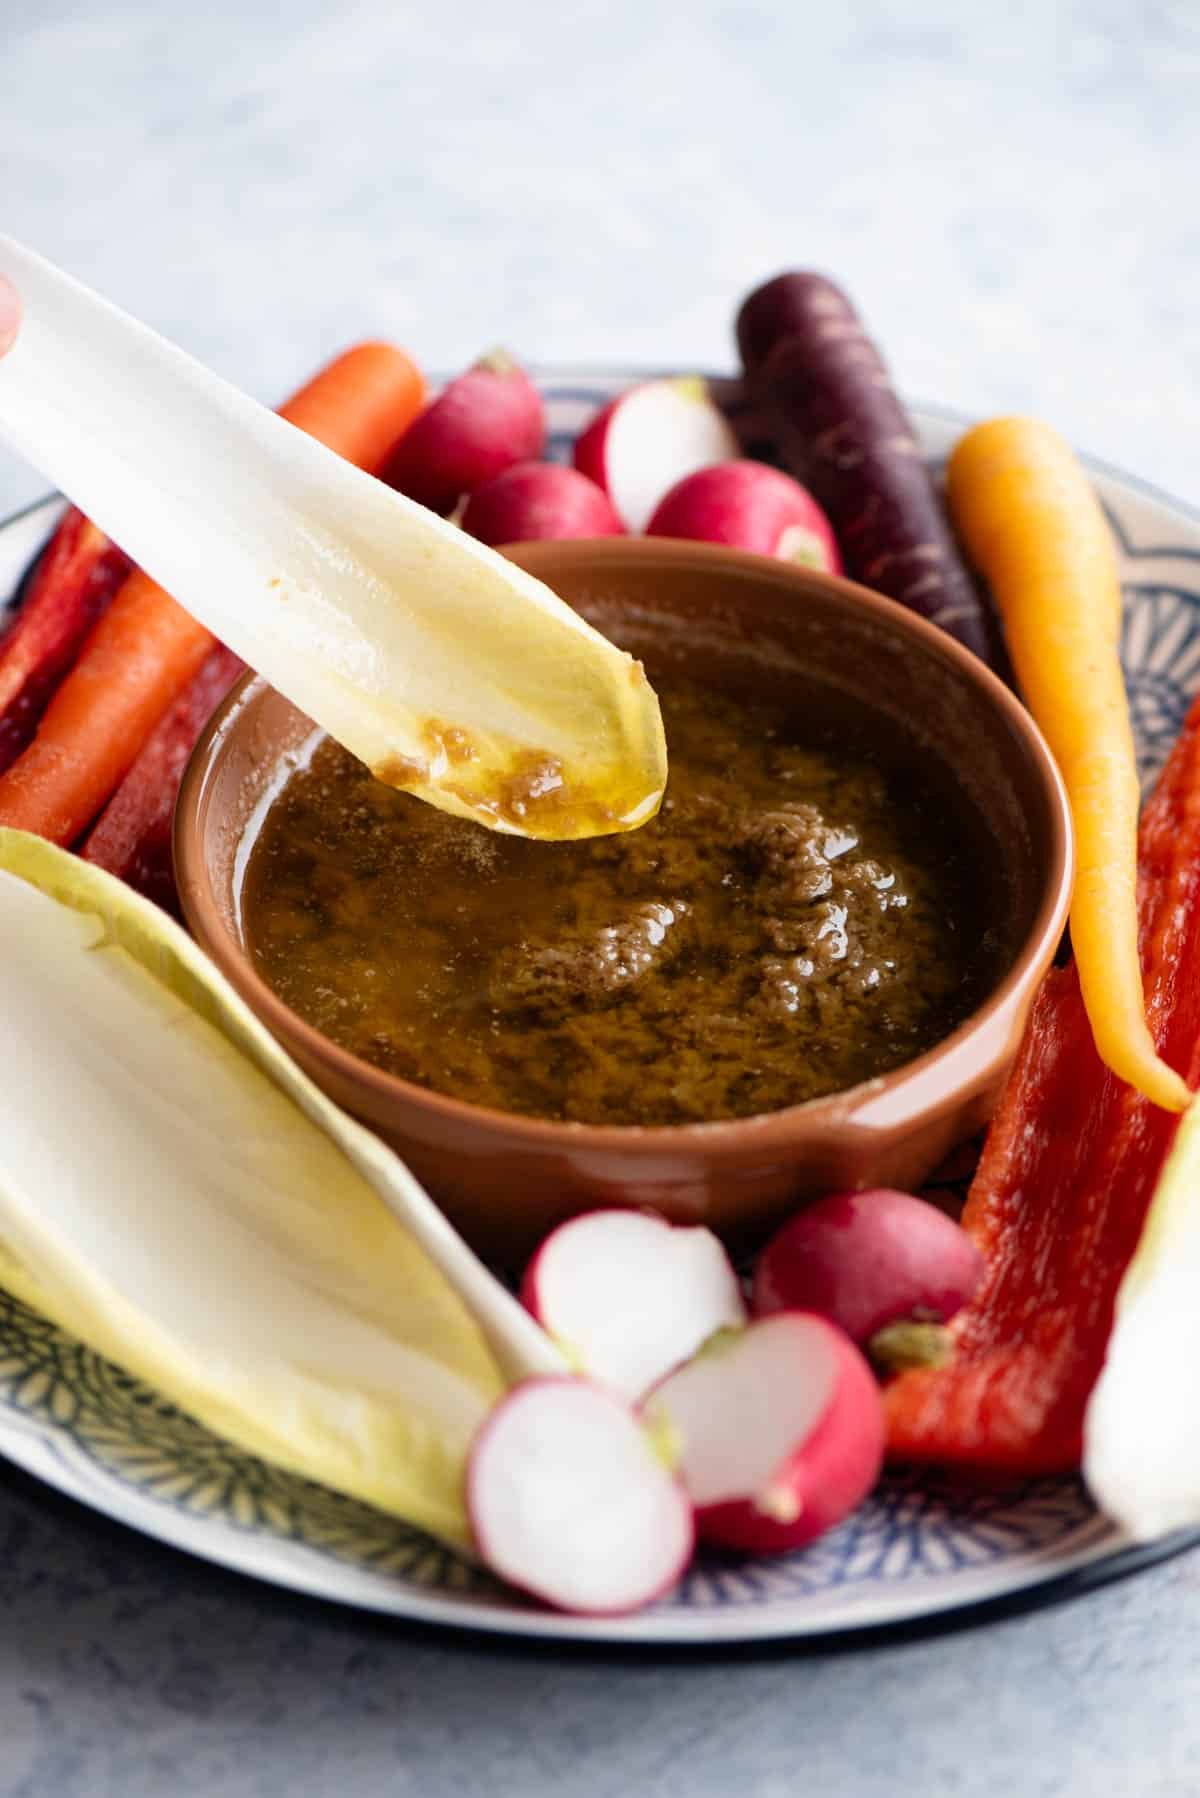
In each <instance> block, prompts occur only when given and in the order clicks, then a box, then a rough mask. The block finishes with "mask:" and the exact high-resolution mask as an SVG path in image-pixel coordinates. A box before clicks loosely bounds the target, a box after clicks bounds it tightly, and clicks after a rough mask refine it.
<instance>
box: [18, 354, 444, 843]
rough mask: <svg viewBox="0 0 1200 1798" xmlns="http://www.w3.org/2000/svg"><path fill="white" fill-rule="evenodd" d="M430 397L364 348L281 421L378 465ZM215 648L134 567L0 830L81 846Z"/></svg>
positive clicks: (25, 766)
mask: <svg viewBox="0 0 1200 1798" xmlns="http://www.w3.org/2000/svg"><path fill="white" fill-rule="evenodd" d="M424 398H425V384H424V381H423V380H422V378H421V374H420V371H419V370H418V368H417V367H416V365H415V363H414V362H412V360H411V359H410V358H409V357H408V356H406V355H405V354H404V352H403V350H398V349H394V348H392V346H391V345H390V344H385V343H362V344H358V345H356V346H355V348H353V349H350V350H347V351H346V352H345V354H344V355H341V356H338V357H337V358H336V359H335V360H334V361H333V362H331V363H330V364H329V366H328V367H327V368H324V369H322V370H321V372H320V374H318V375H316V376H314V378H313V379H312V380H311V381H310V382H309V383H308V385H307V386H306V387H302V388H301V389H300V391H299V392H298V393H297V394H295V395H294V397H293V398H292V399H290V400H289V401H288V403H287V405H286V406H283V407H282V408H281V414H282V416H283V417H284V418H286V419H288V420H289V421H290V422H291V423H292V424H294V425H297V426H298V427H299V428H300V429H301V430H304V431H307V432H308V434H309V435H310V436H312V437H316V438H317V439H318V441H319V442H321V443H323V444H325V446H326V448H328V449H331V450H334V451H336V452H337V454H338V455H340V456H344V457H345V458H346V460H347V461H349V462H354V463H356V464H357V465H358V467H360V468H367V469H374V468H377V467H379V466H380V465H381V464H382V463H383V462H384V461H385V460H386V458H387V456H388V455H389V454H390V452H391V451H392V449H393V448H394V447H395V445H396V442H397V440H398V439H399V437H400V436H401V434H402V433H403V432H404V431H405V430H406V429H407V428H408V426H409V424H411V422H412V420H413V419H414V418H415V417H416V415H417V413H418V412H419V411H420V409H421V406H422V405H423V403H424ZM213 641H214V639H213V637H212V635H211V634H210V633H209V632H208V631H207V630H205V628H204V626H203V625H202V624H198V623H197V622H196V620H195V619H194V618H192V617H191V616H190V615H189V614H188V613H187V612H185V611H184V610H183V608H182V607H181V606H178V605H176V603H175V601H174V600H173V599H172V598H171V596H170V594H168V593H165V592H164V591H163V589H162V588H161V587H159V586H157V585H156V584H155V582H153V581H152V580H150V579H149V578H148V577H147V576H146V575H144V574H142V573H141V572H140V571H137V570H135V571H134V573H133V574H131V575H130V576H129V578H128V580H126V581H125V582H124V584H123V585H122V587H121V588H120V590H119V591H118V593H117V595H116V598H115V599H114V600H113V601H112V604H111V605H110V606H109V608H108V610H107V612H105V614H104V616H103V617H102V618H101V619H100V620H99V622H98V623H97V624H96V625H95V626H94V627H93V629H92V631H91V633H90V635H89V636H88V637H87V639H86V640H85V642H84V644H83V648H82V650H81V652H80V655H79V659H78V661H77V662H76V664H75V666H74V668H73V669H72V670H71V672H70V674H69V675H68V676H67V678H66V679H65V680H64V681H63V683H62V685H61V686H60V687H59V689H58V692H57V693H56V694H55V696H54V698H53V700H52V701H51V702H50V705H49V706H48V707H47V709H46V711H45V713H44V715H43V717H42V720H41V723H40V725H39V726H38V730H37V734H36V736H35V737H34V739H33V741H32V742H31V743H30V744H29V746H28V747H27V748H26V749H25V750H24V751H23V753H22V754H21V755H19V756H18V757H17V759H16V761H15V762H14V763H13V765H12V767H11V768H9V769H8V770H7V771H6V772H5V773H4V774H0V824H7V825H13V826H15V827H16V828H17V829H20V830H30V831H34V832H35V833H36V834H37V835H39V836H44V837H49V838H50V839H51V841H53V842H56V843H70V842H72V841H74V839H75V838H76V837H77V836H78V835H79V833H80V831H82V830H84V829H85V828H86V826H87V825H88V824H89V823H90V822H91V820H92V819H93V818H94V817H95V816H96V814H97V812H98V811H99V810H100V808H101V807H102V806H103V805H104V804H105V803H106V802H107V801H108V799H109V798H110V796H111V795H112V793H113V792H114V791H115V790H116V788H117V787H118V786H119V784H120V782H121V781H122V780H123V779H124V777H125V775H126V773H127V772H128V770H129V768H130V767H131V766H132V764H133V761H134V759H135V757H136V756H137V754H138V751H139V750H140V749H141V747H142V744H143V743H144V742H145V741H146V738H147V737H148V736H149V735H150V732H151V731H152V730H153V728H154V726H155V724H156V723H157V722H158V720H159V718H160V717H161V716H162V714H163V713H164V712H165V711H166V709H167V707H168V706H169V705H170V704H171V703H172V701H173V700H174V699H175V698H176V696H177V695H178V694H179V693H180V692H181V691H182V689H183V688H184V687H186V686H187V684H188V682H189V681H190V680H191V679H192V676H193V675H194V674H195V673H196V670H197V669H198V668H199V667H200V665H201V663H202V662H203V661H204V659H205V657H206V656H207V655H208V653H209V651H210V650H211V649H212V647H213Z"/></svg>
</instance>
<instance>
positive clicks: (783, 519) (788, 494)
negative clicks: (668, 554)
mask: <svg viewBox="0 0 1200 1798" xmlns="http://www.w3.org/2000/svg"><path fill="white" fill-rule="evenodd" d="M646 535H647V536H648V537H690V538H693V539H695V540H696V541H697V542H700V543H729V544H732V545H733V547H734V548H735V549H752V550H756V551H757V552H758V554H759V555H760V556H775V557H777V558H778V559H779V560H780V561H783V562H800V563H803V564H804V566H805V567H808V568H820V569H823V570H824V572H825V573H826V574H840V573H841V572H842V558H841V556H840V555H839V553H838V546H837V539H836V537H835V536H834V534H833V526H832V525H831V524H830V522H829V520H828V519H827V518H826V516H825V514H824V512H822V510H821V508H820V506H819V505H818V504H817V502H816V500H815V499H814V498H813V496H812V494H811V493H809V492H808V491H807V490H806V489H805V488H804V487H802V486H801V485H800V483H799V481H794V480H793V479H792V477H791V475H789V474H781V473H780V471H779V469H777V468H768V467H767V466H766V464H765V463H763V462H747V461H739V462H718V463H717V464H716V466H715V467H713V468H699V469H697V470H696V472H695V473H694V474H689V475H685V476H684V477H683V479H682V481H680V482H678V483H677V485H676V486H674V487H672V489H671V491H670V492H669V493H668V494H667V495H666V497H665V498H664V499H662V500H660V501H659V503H658V505H657V506H656V508H655V510H654V515H653V517H652V518H651V520H650V522H649V524H648V525H647V526H646Z"/></svg>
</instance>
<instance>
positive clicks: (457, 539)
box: [0, 234, 667, 838]
mask: <svg viewBox="0 0 1200 1798" xmlns="http://www.w3.org/2000/svg"><path fill="white" fill-rule="evenodd" d="M0 273H4V274H7V275H8V276H9V277H10V278H11V280H12V281H13V283H14V285H15V286H16V287H17V289H18V291H19V293H20V295H21V304H22V321H21V333H20V336H19V337H18V339H17V342H16V344H15V345H14V347H13V349H12V350H11V351H10V352H9V353H8V354H7V355H6V356H5V357H4V358H3V359H2V360H0V433H2V434H3V435H4V436H5V437H6V438H7V439H8V440H9V442H10V443H11V444H12V445H13V447H14V448H16V449H17V450H19V451H20V453H21V454H22V455H24V456H25V457H27V458H28V460H29V461H31V462H32V463H34V464H35V466H36V467H37V468H39V469H40V470H41V472H42V473H43V474H44V475H45V476H46V477H47V478H48V479H49V480H50V481H51V482H52V483H53V484H54V486H55V487H57V488H59V489H60V490H61V491H62V492H63V493H65V494H67V495H68V497H69V498H70V499H72V500H73V501H74V502H75V504H76V505H78V506H79V507H80V509H81V510H82V511H84V512H86V514H87V515H88V517H89V518H91V519H93V520H94V522H95V523H96V524H98V525H99V526H100V528H101V530H103V531H106V532H107V533H108V535H109V536H110V537H112V538H113V540H114V542H117V543H119V544H120V545H121V548H122V549H123V550H125V551H126V553H127V554H128V555H130V556H131V557H132V558H133V560H134V561H135V562H136V563H137V564H138V566H139V567H140V568H142V569H144V570H145V572H146V573H147V574H148V575H149V576H150V577H151V579H153V580H155V581H157V582H159V583H160V584H161V585H162V586H163V587H165V588H166V590H167V592H168V593H170V594H172V595H173V596H174V597H175V599H177V600H178V602H179V604H180V605H182V606H183V607H185V608H186V610H188V611H189V612H191V613H192V614H193V615H194V616H195V617H196V618H198V619H199V620H200V621H201V623H202V624H204V625H206V626H207V627H208V629H209V630H211V631H212V632H213V634H214V635H215V636H217V637H218V638H219V639H220V640H221V642H222V643H225V644H227V645H228V646H229V648H230V649H233V650H236V651H237V653H238V654H239V655H240V656H241V657H242V659H243V661H245V662H246V663H247V664H248V666H249V667H251V668H255V669H257V670H258V672H259V673H260V674H261V675H262V676H263V678H264V679H265V680H268V681H269V682H270V684H271V685H272V686H273V687H275V688H276V689H277V690H278V691H279V692H281V693H283V694H284V695H285V696H286V697H287V698H288V699H290V700H291V701H292V702H293V703H294V704H295V705H297V706H298V707H299V708H300V710H301V711H303V712H306V713H307V714H308V715H309V717H311V718H312V719H314V720H315V722H316V723H318V724H320V725H321V726H322V727H323V728H324V729H325V730H327V731H329V733H330V734H331V735H332V736H334V737H336V738H337V740H338V741H339V742H340V743H344V744H345V746H346V748H347V749H349V750H350V751H351V752H352V753H353V754H354V755H356V756H357V757H358V758H359V760H360V761H363V762H365V763H366V764H367V766H368V767H369V768H370V769H371V770H372V772H373V773H375V774H377V775H378V776H379V778H380V779H382V780H386V781H389V782H391V784H393V785H396V786H402V787H406V788H409V789H411V791H412V792H414V793H416V794H418V795H419V796H420V797H421V798H422V799H426V800H428V801H429V802H430V803H431V804H433V805H437V806H440V807H442V809H443V810H446V811H451V812H456V813H459V814H461V815H463V816H467V817H471V818H475V819H477V820H478V821H479V822H480V823H482V824H484V825H488V826H490V827H492V828H495V829H499V830H505V831H511V832H516V833H519V834H522V835H526V836H535V837H549V838H559V837H579V836H591V835H594V834H597V833H602V832H605V831H611V830H623V829H631V828H633V827H634V826H635V825H638V824H641V823H644V822H645V820H646V819H647V818H650V817H652V816H653V815H654V813H655V812H656V811H657V809H658V806H659V803H660V801H661V799H662V794H663V788H664V786H665V784H666V775H667V750H666V740H665V738H664V736H663V725H662V717H661V714H660V712H659V706H658V701H657V699H656V698H655V696H654V693H653V691H652V690H651V687H650V685H649V683H648V681H647V679H646V676H645V674H644V672H643V670H642V668H641V666H640V664H639V663H637V662H635V661H634V660H633V659H632V658H631V657H630V656H628V655H626V654H625V653H624V651H622V650H619V649H617V648H615V647H614V646H613V645H612V644H611V643H609V642H608V641H607V640H606V639H605V638H604V637H603V636H601V634H600V633H599V631H597V630H595V629H593V627H592V626H591V625H589V624H587V623H586V622H585V621H584V619H583V618H581V617H580V616H579V615H578V614H577V613H576V612H574V611H573V610H572V609H571V607H570V606H568V605H566V604H565V603H564V601H563V600H561V599H560V598H559V597H558V596H557V595H556V594H555V593H553V592H552V591H551V590H550V588H549V587H547V586H545V585H544V583H543V582H541V581H539V580H536V579H534V577H533V576H532V575H530V574H527V573H526V572H525V571H524V570H523V569H520V568H518V567H516V565H515V564H514V563H512V562H510V561H507V560H506V559H505V558H504V557H503V556H499V555H497V554H496V552H495V551H494V550H491V549H488V548H486V547H485V546H484V545H483V544H482V543H476V542H474V541H473V540H472V539H471V538H470V537H467V536H466V535H464V533H463V532H462V531H460V530H458V529H457V527H456V526H454V525H452V524H449V523H448V522H447V521H446V520H445V519H443V518H439V517H437V516H435V514H434V513H432V512H428V511H426V509H425V508H424V507H423V506H418V505H414V504H413V502H412V501H411V500H407V499H405V498H403V496H402V495H400V494H398V493H395V492H393V491H392V489H391V488H390V487H387V486H385V485H384V483H383V482H382V481H378V480H375V479H373V478H372V477H371V476H370V475H368V474H364V473H363V472H362V471H361V470H360V469H357V468H352V467H351V466H350V465H349V463H347V462H344V461H343V460H342V459H341V458H340V457H339V456H336V455H334V454H333V453H332V451H330V450H328V449H326V448H324V447H323V445H321V444H319V443H317V442H315V441H314V440H313V439H312V438H311V437H307V436H305V435H304V433H303V432H301V431H297V430H296V429H295V427H294V426H293V425H290V424H288V423H287V422H286V421H285V420H283V419H281V418H279V417H277V416H276V415H275V414H274V413H273V412H270V411H268V410H267V408H266V407H265V406H260V405H259V404H258V403H257V402H256V401H255V400H252V399H250V398H249V396H248V395H246V394H244V393H239V392H238V391H237V389H236V388H234V387H231V386H230V385H229V384H228V383H227V382H225V381H221V380H219V379H218V378H217V376H215V375H213V374H211V373H210V372H209V371H208V370H207V369H205V368H203V367H202V366H201V365H200V364H199V363H198V362H196V361H194V360H193V358H192V357H190V356H187V355H185V354H184V352H183V351H182V350H180V349H179V348H177V347H176V346H175V345H174V344H171V343H168V342H167V341H166V340H165V339H164V338H161V337H159V336H157V335H156V334H155V333H154V332H153V331H150V330H148V329H147V328H146V326H145V325H141V324H139V323H138V322H137V320H136V319H132V318H129V317H128V316H127V315H126V314H125V313H123V312H120V311H119V310H118V309H117V308H116V307H115V306H110V305H109V304H108V303H107V302H106V301H104V300H102V299H100V297H99V296H98V295H97V294H94V293H90V292H89V291H88V289H87V288H86V287H83V286H82V285H81V284H80V283H79V282H78V281H74V280H72V279H71V278H70V277H69V276H68V275H66V274H64V273H63V272H62V270H60V269H56V268H55V267H54V266H53V264H52V263H49V262H47V261H46V260H45V258H43V257H41V256H37V255H35V254H34V252H33V251H32V250H28V249H26V248H25V247H24V246H23V245H21V244H19V243H16V242H15V241H14V240H13V239H12V238H10V237H6V236H4V235H3V234H0ZM89 420H91V421H93V425H92V426H88V424H87V422H86V421H89Z"/></svg>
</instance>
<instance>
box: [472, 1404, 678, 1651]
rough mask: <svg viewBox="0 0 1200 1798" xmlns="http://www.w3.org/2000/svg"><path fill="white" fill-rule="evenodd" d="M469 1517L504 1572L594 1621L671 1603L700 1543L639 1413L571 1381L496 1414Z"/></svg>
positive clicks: (485, 1432) (477, 1469)
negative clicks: (669, 1595)
mask: <svg viewBox="0 0 1200 1798" xmlns="http://www.w3.org/2000/svg"><path fill="white" fill-rule="evenodd" d="M467 1510H468V1513H469V1515H470V1519H471V1528H472V1529H473V1531H474V1533H475V1541H476V1544H477V1546H478V1548H479V1552H480V1554H481V1556H482V1557H483V1559H484V1561H485V1562H486V1563H487V1565H488V1566H489V1567H490V1568H491V1569H492V1571H493V1572H494V1573H498V1574H499V1575H500V1577H501V1579H505V1580H507V1581H508V1582H509V1584H510V1585H513V1586H520V1587H521V1588H522V1589H523V1590H524V1591H526V1592H530V1593H532V1594H533V1596H534V1597H535V1598H540V1599H543V1600H544V1601H545V1602H546V1603H547V1604H551V1605H554V1606H555V1607H556V1608H557V1609H559V1610H562V1611H574V1612H577V1613H578V1614H580V1615H585V1616H589V1615H590V1616H601V1617H602V1616H616V1615H619V1614H621V1613H623V1612H626V1611H635V1610H639V1609H640V1608H641V1607H642V1606H643V1605H647V1604H650V1603H652V1602H653V1600H654V1599H656V1598H660V1597H661V1596H662V1594H663V1593H664V1592H667V1591H669V1590H670V1588H671V1587H672V1586H673V1585H674V1584H675V1582H676V1581H677V1580H678V1578H679V1577H680V1575H681V1574H682V1572H683V1570H684V1568H685V1567H686V1566H687V1564H688V1562H689V1560H690V1559H691V1555H692V1549H693V1546H694V1542H695V1525H694V1521H693V1518H692V1507H691V1505H690V1503H689V1502H688V1498H687V1494H686V1493H685V1492H684V1489H683V1487H682V1485H681V1484H680V1482H679V1480H678V1479H676V1477H675V1476H674V1475H673V1474H672V1473H670V1472H669V1471H668V1469H667V1467H666V1465H665V1463H664V1461H663V1459H662V1457H661V1455H660V1454H659V1452H658V1450H657V1449H656V1447H655V1445H654V1443H653V1442H652V1440H651V1438H650V1436H649V1435H648V1433H647V1431H646V1430H645V1428H644V1427H643V1425H642V1423H641V1421H640V1420H639V1418H638V1416H637V1414H636V1412H634V1411H632V1410H631V1409H630V1407H629V1406H628V1405H626V1404H625V1403H624V1402H623V1401H622V1400H621V1399H619V1398H618V1397H617V1396H616V1394H615V1393H612V1392H607V1391H605V1389H604V1388H603V1387H601V1386H595V1385H593V1384H592V1383H591V1381H589V1380H581V1379H574V1378H571V1377H569V1376H566V1375H564V1376H562V1377H553V1376H551V1377H548V1378H542V1379H533V1380H526V1381H525V1382H524V1383H523V1384H522V1385H520V1386H516V1387H514V1389H513V1390H512V1391H511V1392H510V1393H509V1394H508V1396H507V1397H506V1398H503V1399H502V1400H501V1401H500V1403H499V1404H498V1405H497V1406H496V1408H495V1410H494V1411H493V1412H492V1413H491V1416H490V1417H489V1418H488V1420H487V1422H486V1423H485V1424H484V1425H483V1428H482V1429H481V1430H480V1431H479V1434H478V1435H477V1436H476V1438H475V1441H474V1444H473V1446H472V1449H471V1455H470V1459H469V1462H468V1465H467Z"/></svg>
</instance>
